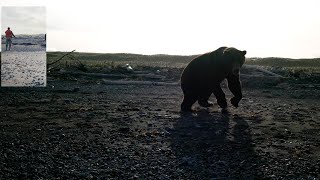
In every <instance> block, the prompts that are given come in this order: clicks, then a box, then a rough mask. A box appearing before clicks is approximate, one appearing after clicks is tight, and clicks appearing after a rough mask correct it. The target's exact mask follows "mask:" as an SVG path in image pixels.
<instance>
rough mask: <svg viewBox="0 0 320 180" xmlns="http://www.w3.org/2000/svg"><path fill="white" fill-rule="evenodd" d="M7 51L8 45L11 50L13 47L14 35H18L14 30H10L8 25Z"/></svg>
mask: <svg viewBox="0 0 320 180" xmlns="http://www.w3.org/2000/svg"><path fill="white" fill-rule="evenodd" d="M5 33H6V51H7V50H8V46H9V51H10V49H11V44H12V40H11V39H12V36H13V37H16V36H15V35H14V34H13V32H12V31H11V30H10V27H8V30H6V32H5Z"/></svg>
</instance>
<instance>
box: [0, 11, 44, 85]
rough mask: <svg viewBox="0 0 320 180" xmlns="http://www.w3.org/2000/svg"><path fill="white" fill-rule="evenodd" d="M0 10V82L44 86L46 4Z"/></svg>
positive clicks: (3, 83) (2, 83)
mask: <svg viewBox="0 0 320 180" xmlns="http://www.w3.org/2000/svg"><path fill="white" fill-rule="evenodd" d="M1 10H2V11H1V86H2V87H44V86H46V84H47V78H46V59H47V58H46V46H47V43H46V9H45V7H42V6H25V7H21V6H5V7H2V9H1Z"/></svg>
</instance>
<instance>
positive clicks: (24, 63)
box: [1, 51, 46, 87]
mask: <svg viewBox="0 0 320 180" xmlns="http://www.w3.org/2000/svg"><path fill="white" fill-rule="evenodd" d="M1 86H2V87H8V86H15V87H20V86H36V87H43V86H46V52H45V51H34V52H17V51H3V52H2V53H1Z"/></svg>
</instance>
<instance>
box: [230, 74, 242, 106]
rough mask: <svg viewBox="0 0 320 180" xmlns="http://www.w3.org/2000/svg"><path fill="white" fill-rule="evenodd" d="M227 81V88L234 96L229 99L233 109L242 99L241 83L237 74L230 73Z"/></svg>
mask: <svg viewBox="0 0 320 180" xmlns="http://www.w3.org/2000/svg"><path fill="white" fill-rule="evenodd" d="M227 80H228V87H229V89H230V91H231V92H232V94H233V95H234V97H233V98H231V100H230V101H231V104H232V105H233V106H234V107H238V106H239V102H240V100H241V99H242V90H241V82H240V79H239V74H237V75H234V74H232V73H230V75H229V76H228V78H227Z"/></svg>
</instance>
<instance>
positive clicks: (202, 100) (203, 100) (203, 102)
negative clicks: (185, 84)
mask: <svg viewBox="0 0 320 180" xmlns="http://www.w3.org/2000/svg"><path fill="white" fill-rule="evenodd" d="M211 94H212V91H211V90H210V91H209V90H208V91H204V92H202V93H201V94H200V96H199V98H198V103H199V105H200V106H202V107H211V106H213V103H212V102H209V101H208V99H209V98H210V96H211Z"/></svg>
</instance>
